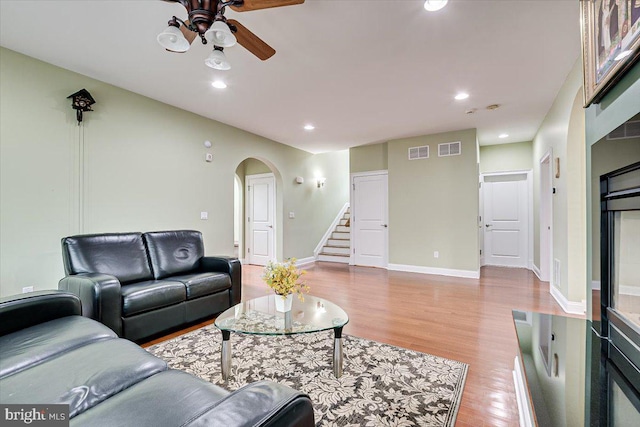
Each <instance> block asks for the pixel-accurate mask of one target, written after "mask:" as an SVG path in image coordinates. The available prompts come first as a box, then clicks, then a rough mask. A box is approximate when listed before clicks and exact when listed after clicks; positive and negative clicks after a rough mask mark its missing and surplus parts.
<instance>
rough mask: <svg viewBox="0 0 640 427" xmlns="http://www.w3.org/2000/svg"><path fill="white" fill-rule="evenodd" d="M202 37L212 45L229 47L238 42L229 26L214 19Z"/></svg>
mask: <svg viewBox="0 0 640 427" xmlns="http://www.w3.org/2000/svg"><path fill="white" fill-rule="evenodd" d="M204 37H205V39H207V41H209V42H211V43H212V44H213V45H215V46H220V47H231V46H233V45H235V44H236V43H237V42H238V41H237V40H236V36H234V35H233V32H231V29H230V28H229V26H228V25H227V24H226V23H225V22H223V21H221V20H218V21H215V22H214V23H213V25H211V28H209V29H208V30H207V31H206V32H205V33H204Z"/></svg>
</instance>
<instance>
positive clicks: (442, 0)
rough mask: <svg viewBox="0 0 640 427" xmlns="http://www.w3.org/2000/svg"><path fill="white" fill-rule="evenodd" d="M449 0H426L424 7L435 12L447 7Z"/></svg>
mask: <svg viewBox="0 0 640 427" xmlns="http://www.w3.org/2000/svg"><path fill="white" fill-rule="evenodd" d="M448 1H449V0H426V1H425V2H424V8H425V9H426V10H428V11H429V12H435V11H436V10H440V9H442V8H443V7H445V6H446V5H447V2H448Z"/></svg>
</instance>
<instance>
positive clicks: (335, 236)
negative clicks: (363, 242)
mask: <svg viewBox="0 0 640 427" xmlns="http://www.w3.org/2000/svg"><path fill="white" fill-rule="evenodd" d="M331 238H332V239H338V240H349V239H351V235H350V234H349V233H336V232H335V231H334V232H333V233H331Z"/></svg>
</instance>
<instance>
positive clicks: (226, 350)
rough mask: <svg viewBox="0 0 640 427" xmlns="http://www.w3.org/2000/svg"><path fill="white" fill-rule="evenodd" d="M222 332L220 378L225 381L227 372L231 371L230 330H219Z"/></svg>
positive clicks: (227, 376) (227, 377)
mask: <svg viewBox="0 0 640 427" xmlns="http://www.w3.org/2000/svg"><path fill="white" fill-rule="evenodd" d="M221 332H222V355H221V358H220V361H221V368H222V369H221V370H222V380H223V381H227V380H228V379H229V373H230V372H231V341H230V338H231V332H230V331H221Z"/></svg>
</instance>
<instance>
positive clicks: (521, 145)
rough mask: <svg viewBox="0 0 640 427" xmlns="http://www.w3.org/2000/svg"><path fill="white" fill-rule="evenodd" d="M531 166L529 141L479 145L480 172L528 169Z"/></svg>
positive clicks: (531, 146)
mask: <svg viewBox="0 0 640 427" xmlns="http://www.w3.org/2000/svg"><path fill="white" fill-rule="evenodd" d="M532 167H533V142H531V141H527V142H515V143H512V144H499V145H485V146H481V147H480V173H487V172H506V171H517V170H530V169H531V168H532Z"/></svg>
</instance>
